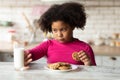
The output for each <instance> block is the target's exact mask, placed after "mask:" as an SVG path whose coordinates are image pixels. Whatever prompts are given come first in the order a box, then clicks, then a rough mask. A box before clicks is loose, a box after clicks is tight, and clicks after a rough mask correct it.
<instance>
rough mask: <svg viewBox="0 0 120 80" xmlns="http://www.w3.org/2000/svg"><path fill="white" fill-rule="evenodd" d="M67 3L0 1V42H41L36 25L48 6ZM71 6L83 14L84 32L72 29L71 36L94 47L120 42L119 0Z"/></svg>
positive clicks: (86, 0) (57, 0)
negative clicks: (80, 8)
mask: <svg viewBox="0 0 120 80" xmlns="http://www.w3.org/2000/svg"><path fill="white" fill-rule="evenodd" d="M70 1H73V0H0V40H4V41H9V40H10V39H9V38H10V34H11V33H12V34H13V33H15V35H17V37H20V39H22V40H23V39H24V40H27V41H28V40H29V42H32V41H34V42H39V41H42V40H43V39H44V38H43V34H41V33H42V32H41V31H40V29H39V28H38V26H37V23H36V21H37V20H38V19H39V18H40V16H41V15H42V14H43V13H44V12H45V11H46V10H47V9H48V8H49V7H50V6H51V5H52V4H61V3H64V2H70ZM74 2H78V3H82V4H84V6H85V9H86V13H87V23H86V26H85V30H84V31H82V30H77V29H76V30H75V31H74V36H75V37H78V38H79V39H80V40H84V41H86V42H89V43H94V44H96V45H101V44H103V43H104V44H107V45H111V46H113V45H115V46H116V44H114V40H115V39H117V41H119V40H118V39H119V38H120V27H119V26H120V4H119V3H120V0H74ZM11 30H12V32H11ZM14 30H15V31H14ZM34 32H35V33H34ZM36 34H37V35H36ZM30 37H31V38H30ZM33 38H35V39H33ZM113 39H114V40H113ZM106 40H107V42H105V41H106ZM108 40H109V42H108ZM111 40H112V41H111ZM103 41H104V42H103ZM117 46H118V45H117Z"/></svg>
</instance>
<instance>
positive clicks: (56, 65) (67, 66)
mask: <svg viewBox="0 0 120 80" xmlns="http://www.w3.org/2000/svg"><path fill="white" fill-rule="evenodd" d="M47 66H48V68H50V69H53V70H68V69H71V65H70V64H69V63H64V62H57V63H52V64H48V65H47Z"/></svg>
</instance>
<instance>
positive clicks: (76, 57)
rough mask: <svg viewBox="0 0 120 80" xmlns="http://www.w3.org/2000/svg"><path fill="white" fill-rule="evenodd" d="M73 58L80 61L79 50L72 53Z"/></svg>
mask: <svg viewBox="0 0 120 80" xmlns="http://www.w3.org/2000/svg"><path fill="white" fill-rule="evenodd" d="M72 58H73V59H74V60H76V61H80V58H79V55H78V52H73V53H72Z"/></svg>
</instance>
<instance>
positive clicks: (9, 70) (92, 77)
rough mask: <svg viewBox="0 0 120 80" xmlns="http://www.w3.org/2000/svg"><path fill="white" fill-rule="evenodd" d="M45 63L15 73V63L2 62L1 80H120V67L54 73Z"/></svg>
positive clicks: (84, 68)
mask: <svg viewBox="0 0 120 80" xmlns="http://www.w3.org/2000/svg"><path fill="white" fill-rule="evenodd" d="M45 65H46V63H45V62H43V63H32V64H31V68H30V69H29V70H26V71H15V70H14V67H13V62H0V80H120V68H119V67H100V66H90V67H86V66H79V68H78V69H77V70H75V71H70V72H53V71H48V70H46V69H44V66H45Z"/></svg>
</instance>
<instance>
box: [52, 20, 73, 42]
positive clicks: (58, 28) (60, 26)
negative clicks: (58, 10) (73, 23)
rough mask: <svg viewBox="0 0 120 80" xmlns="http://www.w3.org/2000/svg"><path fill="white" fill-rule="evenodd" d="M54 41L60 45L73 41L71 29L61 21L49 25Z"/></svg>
mask: <svg viewBox="0 0 120 80" xmlns="http://www.w3.org/2000/svg"><path fill="white" fill-rule="evenodd" d="M51 27H52V33H53V37H54V39H56V40H57V41H59V42H61V43H65V42H69V41H72V40H73V30H74V29H73V28H71V27H70V26H69V25H68V24H66V23H64V22H62V21H55V22H53V23H52V25H51Z"/></svg>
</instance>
